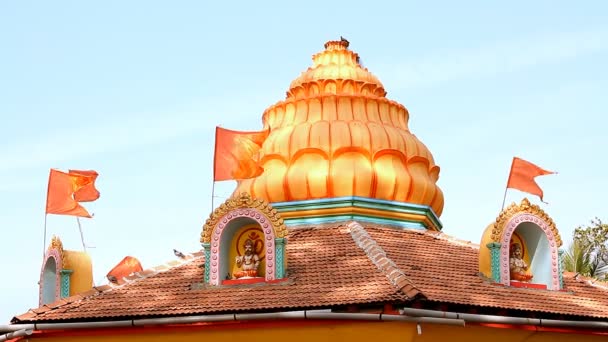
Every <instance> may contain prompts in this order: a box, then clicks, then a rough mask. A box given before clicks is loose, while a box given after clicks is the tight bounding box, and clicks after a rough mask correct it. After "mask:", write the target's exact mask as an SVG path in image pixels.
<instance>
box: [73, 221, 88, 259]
mask: <svg viewBox="0 0 608 342" xmlns="http://www.w3.org/2000/svg"><path fill="white" fill-rule="evenodd" d="M76 222H78V230H79V231H80V242H82V249H83V250H84V251H85V253H86V251H87V246H86V245H85V244H84V234H83V233H82V225H81V224H80V217H76Z"/></svg>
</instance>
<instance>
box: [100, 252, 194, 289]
mask: <svg viewBox="0 0 608 342" xmlns="http://www.w3.org/2000/svg"><path fill="white" fill-rule="evenodd" d="M203 255H204V254H203V252H201V251H198V252H194V253H188V254H183V257H182V258H179V259H173V260H169V261H166V262H165V263H163V264H160V265H156V266H153V267H151V268H147V269H145V270H142V271H139V272H133V273H131V274H129V275H128V276H125V277H122V279H118V282H117V283H112V282H109V283H108V284H107V286H110V289H108V290H106V291H109V290H111V289H115V288H121V287H123V286H125V285H128V284H132V283H134V282H137V281H141V280H143V279H147V278H150V277H152V276H155V275H157V274H160V273H164V272H167V271H170V270H172V269H174V268H176V267H180V266H183V265H187V264H189V263H191V262H192V261H194V260H198V259H200V258H202V257H203ZM100 292H105V291H100Z"/></svg>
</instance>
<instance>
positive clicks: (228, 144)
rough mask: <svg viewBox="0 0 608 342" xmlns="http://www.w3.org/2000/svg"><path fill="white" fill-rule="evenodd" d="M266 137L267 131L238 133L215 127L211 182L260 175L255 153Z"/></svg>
mask: <svg viewBox="0 0 608 342" xmlns="http://www.w3.org/2000/svg"><path fill="white" fill-rule="evenodd" d="M267 136H268V130H265V131H260V132H238V131H231V130H227V129H224V128H221V127H216V128H215V157H214V159H213V180H214V181H222V180H230V179H246V178H254V177H257V176H259V175H261V174H262V172H264V169H263V168H262V167H260V165H259V164H258V162H257V153H258V152H259V150H260V148H261V147H262V144H263V143H264V140H266V137H267Z"/></svg>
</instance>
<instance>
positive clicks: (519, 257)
mask: <svg viewBox="0 0 608 342" xmlns="http://www.w3.org/2000/svg"><path fill="white" fill-rule="evenodd" d="M523 257H524V256H523V251H522V248H521V245H520V244H519V243H513V244H511V253H510V260H509V269H510V271H511V279H512V280H518V281H524V282H528V281H530V280H531V279H532V275H531V274H528V273H527V271H528V269H529V266H528V264H527V263H526V262H525V261H524V259H523Z"/></svg>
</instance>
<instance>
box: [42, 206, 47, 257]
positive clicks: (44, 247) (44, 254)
mask: <svg viewBox="0 0 608 342" xmlns="http://www.w3.org/2000/svg"><path fill="white" fill-rule="evenodd" d="M47 216H49V215H48V214H47V213H46V212H45V213H44V238H43V240H42V262H44V257H45V256H46V217H47Z"/></svg>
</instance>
